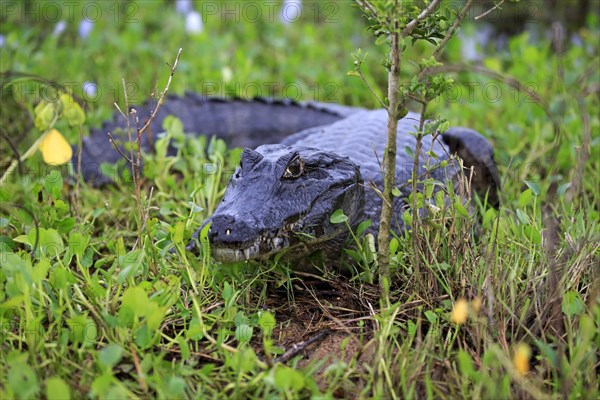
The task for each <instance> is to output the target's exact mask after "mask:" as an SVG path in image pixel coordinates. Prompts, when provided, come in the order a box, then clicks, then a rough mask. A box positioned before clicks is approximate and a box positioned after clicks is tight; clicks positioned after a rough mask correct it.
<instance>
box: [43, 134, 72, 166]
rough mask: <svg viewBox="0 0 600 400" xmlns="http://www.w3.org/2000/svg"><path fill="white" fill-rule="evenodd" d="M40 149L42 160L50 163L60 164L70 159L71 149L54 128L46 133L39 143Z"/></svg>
mask: <svg viewBox="0 0 600 400" xmlns="http://www.w3.org/2000/svg"><path fill="white" fill-rule="evenodd" d="M40 151H41V152H42V157H43V158H44V162H45V163H46V164H50V165H61V164H64V163H66V162H68V161H70V160H71V157H73V150H72V149H71V145H70V144H69V143H68V142H67V141H66V140H65V138H64V137H63V135H61V133H60V132H59V131H57V130H56V129H52V130H51V131H50V132H48V133H47V134H46V136H45V137H44V139H42V142H41V143H40Z"/></svg>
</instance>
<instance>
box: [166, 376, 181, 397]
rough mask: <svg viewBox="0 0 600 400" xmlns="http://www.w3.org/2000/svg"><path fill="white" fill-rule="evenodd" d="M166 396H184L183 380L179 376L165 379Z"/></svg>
mask: <svg viewBox="0 0 600 400" xmlns="http://www.w3.org/2000/svg"><path fill="white" fill-rule="evenodd" d="M166 389H167V392H168V394H169V396H168V397H184V396H183V395H184V391H185V380H184V379H183V378H182V377H180V376H172V377H170V378H169V379H168V380H167V386H166Z"/></svg>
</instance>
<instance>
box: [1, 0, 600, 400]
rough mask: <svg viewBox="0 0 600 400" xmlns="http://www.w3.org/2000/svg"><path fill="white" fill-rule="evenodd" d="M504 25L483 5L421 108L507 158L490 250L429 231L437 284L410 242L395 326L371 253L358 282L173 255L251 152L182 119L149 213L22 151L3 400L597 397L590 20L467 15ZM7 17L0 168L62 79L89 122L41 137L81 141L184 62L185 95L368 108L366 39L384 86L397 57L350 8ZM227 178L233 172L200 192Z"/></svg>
mask: <svg viewBox="0 0 600 400" xmlns="http://www.w3.org/2000/svg"><path fill="white" fill-rule="evenodd" d="M444 3H445V4H444V5H445V6H446V7H449V8H450V9H454V10H458V9H460V7H461V6H462V3H463V2H462V1H456V2H454V1H446V2H444ZM493 8H494V3H493V2H488V1H481V2H476V7H475V9H474V11H473V12H472V13H470V14H469V16H468V17H467V20H466V21H465V24H464V26H463V28H462V29H461V31H460V34H459V35H458V37H457V38H455V39H453V40H452V41H451V42H450V43H449V45H448V48H447V49H446V51H445V53H444V57H445V59H444V60H442V61H443V62H444V64H445V67H446V69H447V71H448V72H449V73H451V74H452V77H453V78H454V79H455V82H456V85H455V87H454V88H453V89H452V90H451V91H449V92H448V93H447V94H446V96H444V98H443V99H442V100H440V101H439V102H436V103H434V104H433V105H432V106H431V112H432V113H433V114H434V115H438V114H439V115H442V116H443V117H444V118H446V119H448V120H449V122H450V124H451V125H462V126H468V127H471V128H474V129H476V130H478V131H480V132H482V133H483V134H484V135H485V136H486V137H487V138H488V139H489V140H490V141H491V142H492V143H493V145H494V148H495V149H496V160H497V162H498V165H499V168H500V172H501V176H502V180H503V191H502V194H501V201H502V206H501V208H500V210H498V211H496V210H487V211H485V210H482V211H481V214H482V215H481V221H482V223H481V225H482V229H481V232H480V236H479V240H478V241H474V240H465V236H461V235H460V234H458V233H462V232H469V229H471V228H474V226H475V225H476V222H475V221H473V220H472V219H470V218H469V217H465V216H452V217H453V218H455V219H456V220H457V221H460V224H461V229H460V230H459V231H458V233H457V232H450V231H448V228H447V227H428V226H424V227H423V232H421V234H422V237H423V238H424V241H423V243H422V245H423V248H424V249H425V250H426V251H425V252H424V254H425V256H424V260H422V261H424V264H425V266H426V271H423V273H422V274H416V273H415V271H414V270H413V255H414V253H413V248H412V243H411V240H410V238H409V237H408V235H407V236H406V237H399V238H396V239H395V240H396V243H395V246H392V247H393V250H394V253H393V257H392V258H393V260H395V267H394V270H393V272H394V274H395V276H396V277H397V281H396V283H395V285H394V287H393V288H392V300H393V301H394V304H393V306H392V307H391V308H390V309H389V310H388V311H386V312H385V313H383V312H379V311H378V302H377V301H378V300H377V296H376V292H375V293H374V288H376V287H375V286H373V285H372V282H371V277H372V275H373V271H371V269H372V268H373V265H372V264H371V263H369V262H365V260H366V261H368V260H369V250H368V248H365V249H363V257H360V256H358V257H357V260H359V261H358V262H357V263H356V273H355V275H354V276H353V277H352V278H348V277H340V276H337V275H335V273H333V272H331V271H328V272H327V273H324V275H323V276H321V277H315V276H302V275H298V274H296V273H293V272H290V268H289V266H286V265H283V264H281V263H278V262H273V263H269V264H268V265H257V264H253V263H250V264H247V263H240V264H237V265H233V266H222V265H215V264H214V263H212V261H211V260H210V259H209V258H208V257H207V256H204V257H200V258H196V257H193V256H191V255H189V254H186V253H185V252H184V251H183V246H185V243H186V241H187V239H188V238H189V237H190V235H191V233H192V232H193V231H194V230H195V229H197V228H198V227H199V226H200V224H201V223H202V221H203V220H204V218H205V217H206V216H207V215H210V213H211V212H212V211H213V210H214V207H215V205H216V204H217V203H218V201H219V199H220V196H221V195H222V192H223V189H224V185H225V183H226V180H227V174H226V171H227V170H228V169H231V167H232V166H234V165H235V164H236V163H237V159H238V157H239V149H227V147H226V145H225V144H224V143H223V142H221V141H218V140H208V139H207V138H206V137H201V138H197V139H189V138H188V139H186V138H185V137H183V135H182V134H181V132H180V128H179V127H178V124H177V123H176V122H175V121H169V123H167V124H166V125H165V129H166V130H167V131H168V135H167V139H168V140H170V141H172V142H173V143H176V144H178V146H179V149H180V150H179V152H178V154H177V155H176V156H173V157H170V156H166V155H164V154H161V153H160V152H158V153H157V154H149V155H146V156H145V169H144V181H143V191H142V195H141V196H136V195H135V192H136V191H135V188H134V187H133V186H132V185H121V186H119V187H108V188H103V189H94V188H91V187H87V186H82V187H80V188H78V189H77V190H76V189H75V188H74V185H70V184H68V182H67V180H66V176H67V175H68V170H67V168H66V167H61V168H52V167H48V166H47V165H46V164H44V163H43V160H42V154H41V153H40V152H35V153H34V152H30V153H31V154H30V156H28V157H27V160H26V161H25V162H24V163H23V164H22V165H19V167H18V168H17V169H15V171H14V172H13V173H11V174H10V175H9V176H8V178H7V179H6V181H3V182H2V183H0V201H1V203H0V210H1V213H2V214H1V215H0V251H1V254H0V265H1V266H0V288H1V290H0V329H1V330H0V332H1V334H2V337H1V339H2V340H1V344H0V346H1V347H0V397H2V398H34V397H39V396H44V395H45V396H46V397H47V398H69V397H72V398H79V397H82V396H84V395H85V396H90V397H97V398H128V397H132V398H133V397H162V398H179V397H181V398H188V397H189V398H229V397H232V396H233V397H235V398H253V397H256V398H281V397H285V398H307V397H313V398H334V397H348V398H354V397H364V398H384V397H385V398H410V397H417V396H419V397H422V396H427V397H465V398H492V397H493V398H548V397H550V398H554V397H555V398H558V397H573V398H575V397H579V398H597V397H598V371H599V370H600V369H599V360H598V348H599V345H600V335H599V334H598V332H599V331H600V285H599V272H600V271H599V268H598V266H599V261H600V260H599V256H600V245H599V243H600V240H599V239H600V229H599V218H598V212H599V201H600V196H599V193H600V191H599V189H600V186H599V179H600V178H599V171H600V168H599V167H600V165H599V164H600V135H599V134H598V133H599V126H600V113H599V112H598V110H599V109H600V107H599V99H598V91H599V88H600V79H599V78H600V77H599V72H598V71H599V69H600V60H599V53H598V50H599V41H598V35H599V33H600V30H599V27H598V3H597V2H595V1H589V2H588V1H579V2H574V1H572V2H571V1H566V2H543V1H520V2H506V3H505V4H502V5H501V7H499V8H496V9H494V11H493V12H491V13H490V14H488V15H487V16H485V17H483V18H480V19H478V20H476V19H475V17H476V16H478V15H481V14H482V13H483V12H485V11H486V10H490V9H493ZM282 10H283V14H282ZM0 20H1V22H2V24H1V25H0V71H1V75H0V79H1V81H0V84H1V89H2V98H1V101H2V106H1V107H0V118H1V119H0V121H1V124H0V128H1V131H0V133H2V143H1V147H0V148H1V149H2V151H1V153H0V163H1V164H0V165H2V174H4V173H5V172H6V170H7V169H8V168H9V166H10V165H12V163H13V162H14V159H15V157H17V156H16V154H18V155H20V156H23V155H24V154H27V153H28V150H30V149H32V148H33V149H34V150H35V149H36V148H37V147H35V146H36V143H38V142H37V141H38V139H39V138H40V137H41V135H43V134H44V133H45V130H40V129H38V128H37V126H39V124H36V118H38V117H39V115H40V112H39V110H38V111H36V109H35V108H36V106H37V105H38V104H39V103H40V101H41V100H43V99H44V98H45V99H48V96H49V94H53V93H54V91H53V90H54V89H48V88H55V89H56V88H58V90H59V91H60V90H61V89H68V92H69V94H70V95H71V96H72V97H73V98H74V99H75V100H77V101H78V102H79V103H80V104H81V105H82V106H83V109H84V111H85V122H84V123H83V124H72V122H73V121H72V120H71V119H69V118H68V116H67V115H66V114H60V113H57V114H56V117H57V118H55V119H54V120H53V121H52V122H51V124H50V125H51V126H52V127H54V128H56V129H57V130H58V131H59V132H60V133H61V134H62V135H63V136H64V137H65V138H66V139H67V141H68V142H69V143H71V144H76V143H77V141H78V140H79V135H80V134H87V132H88V131H89V129H90V127H93V126H98V125H99V124H100V123H101V121H103V120H105V119H108V118H110V117H111V115H112V114H113V113H114V112H115V108H114V106H113V103H114V102H117V103H118V104H119V105H120V106H121V107H123V106H124V95H123V84H122V79H124V80H125V82H126V83H125V86H126V90H127V96H128V99H129V103H130V104H139V103H141V102H143V101H144V100H145V99H147V98H150V97H152V96H153V95H155V93H156V92H157V90H158V91H160V90H162V88H164V86H165V84H166V81H167V78H168V76H169V72H170V68H169V67H168V66H167V65H165V63H166V62H168V63H172V62H173V60H174V59H175V55H176V54H177V50H178V49H179V48H183V53H182V56H181V59H180V62H179V65H178V68H177V71H176V73H175V76H174V79H173V82H172V84H171V89H170V91H171V92H172V93H179V94H182V93H184V92H185V91H188V90H189V91H196V92H202V93H205V94H216V95H225V96H231V95H239V96H243V97H252V96H255V95H262V96H267V97H291V98H294V99H297V100H317V101H326V102H337V103H341V104H347V105H356V106H361V107H367V108H374V107H376V106H377V104H376V100H375V98H374V97H373V96H372V95H371V94H370V92H369V91H368V89H367V88H366V87H365V85H364V84H363V83H362V82H361V81H360V80H359V79H356V78H353V77H351V76H348V75H347V71H349V70H351V69H352V68H353V65H352V62H353V59H352V57H351V55H350V54H351V53H352V52H355V51H356V49H357V48H361V49H362V51H363V52H368V57H367V59H366V61H365V64H364V65H363V66H362V70H363V72H364V73H365V75H366V77H367V79H368V80H369V81H370V82H371V83H372V84H373V86H374V88H375V90H376V92H377V94H378V95H379V96H380V97H383V93H385V90H386V79H387V77H386V71H385V70H384V69H383V68H382V67H381V65H380V61H381V59H382V58H384V57H386V48H385V46H379V45H376V44H375V43H373V41H372V38H371V36H370V34H368V33H367V32H366V22H365V21H364V18H362V16H361V14H360V12H359V10H358V9H357V8H356V7H354V6H353V4H352V3H351V2H350V1H318V2H317V1H314V2H311V1H302V2H300V1H286V2H283V3H281V2H253V1H249V2H222V1H202V2H200V1H194V2H186V1H177V2H171V1H139V2H133V1H132V2H110V1H107V2H105V1H101V2H100V1H74V2H60V1H30V2H23V3H22V2H13V1H2V2H1V3H0ZM429 50H430V49H429V48H428V46H427V45H421V44H419V45H417V46H415V47H412V48H410V49H409V56H408V58H409V59H410V60H412V62H414V63H416V62H418V61H420V60H421V59H422V58H424V57H426V56H427V55H428V51H429ZM405 64H406V68H405V69H403V72H404V73H405V76H404V77H403V79H404V81H405V82H409V81H410V78H411V76H412V74H414V71H416V66H415V65H411V62H410V61H408V60H407V61H405ZM70 123H71V124H70ZM71 125H74V126H71ZM80 128H81V129H80ZM202 133H206V134H208V135H210V132H202ZM557 133H559V134H557ZM38 144H39V143H38ZM215 162H224V163H225V168H224V169H223V173H217V174H210V175H207V174H206V173H205V171H204V169H203V168H204V165H205V164H206V163H215ZM165 165H168V166H169V168H165ZM151 187H153V188H154V189H153V190H152V191H150V188H151ZM139 209H142V211H143V212H142V213H141V214H140V213H138V210H139ZM139 227H143V230H144V233H147V234H144V235H143V237H141V238H140V236H139V235H138V228H139ZM467 237H468V236H467ZM140 239H141V240H140ZM361 240H362V238H361ZM174 247H175V248H176V249H177V251H176V252H175V253H169V250H170V249H172V248H174ZM292 267H293V266H292ZM463 314H464V315H463ZM461 315H463V316H464V318H462V317H461ZM310 338H313V339H315V340H316V339H318V341H319V343H317V344H316V347H315V345H314V344H313V345H312V346H313V347H310V346H309V347H307V348H306V349H305V351H304V353H299V354H297V355H295V356H294V357H291V358H290V359H289V360H286V362H285V363H273V359H274V358H277V357H279V356H282V354H285V352H286V351H287V350H289V349H290V348H292V346H293V345H294V344H302V342H303V341H306V340H309V339H310ZM323 338H325V339H323ZM302 354H304V355H305V356H306V357H305V359H302Z"/></svg>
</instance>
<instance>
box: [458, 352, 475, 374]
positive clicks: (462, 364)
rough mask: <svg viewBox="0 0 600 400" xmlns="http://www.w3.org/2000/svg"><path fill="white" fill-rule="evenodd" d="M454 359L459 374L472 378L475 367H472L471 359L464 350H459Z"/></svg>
mask: <svg viewBox="0 0 600 400" xmlns="http://www.w3.org/2000/svg"><path fill="white" fill-rule="evenodd" d="M456 358H457V360H458V367H459V368H460V373H461V374H462V375H464V376H465V377H467V378H469V377H471V376H473V374H474V372H475V367H474V366H473V359H472V358H471V355H470V354H469V353H467V352H466V351H464V350H459V351H458V354H457V355H456Z"/></svg>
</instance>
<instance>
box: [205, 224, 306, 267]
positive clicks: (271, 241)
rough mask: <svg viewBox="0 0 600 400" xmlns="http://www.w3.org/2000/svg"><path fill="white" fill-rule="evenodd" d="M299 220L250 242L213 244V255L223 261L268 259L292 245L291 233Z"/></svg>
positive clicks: (292, 233)
mask: <svg viewBox="0 0 600 400" xmlns="http://www.w3.org/2000/svg"><path fill="white" fill-rule="evenodd" d="M296 224H297V221H296V222H293V223H289V224H287V225H285V226H284V227H283V228H282V229H280V230H279V231H278V232H276V233H271V232H267V233H264V234H261V235H260V236H258V237H257V238H256V240H254V241H253V242H251V243H250V244H247V243H245V244H235V243H231V244H218V243H215V244H213V245H211V255H212V257H213V258H214V259H215V260H217V261H221V262H228V263H231V262H239V261H246V260H254V259H266V258H268V257H269V256H271V255H272V254H275V253H277V252H279V251H281V250H284V249H285V248H288V247H289V246H290V234H291V235H294V232H293V229H294V228H295V227H296Z"/></svg>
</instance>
